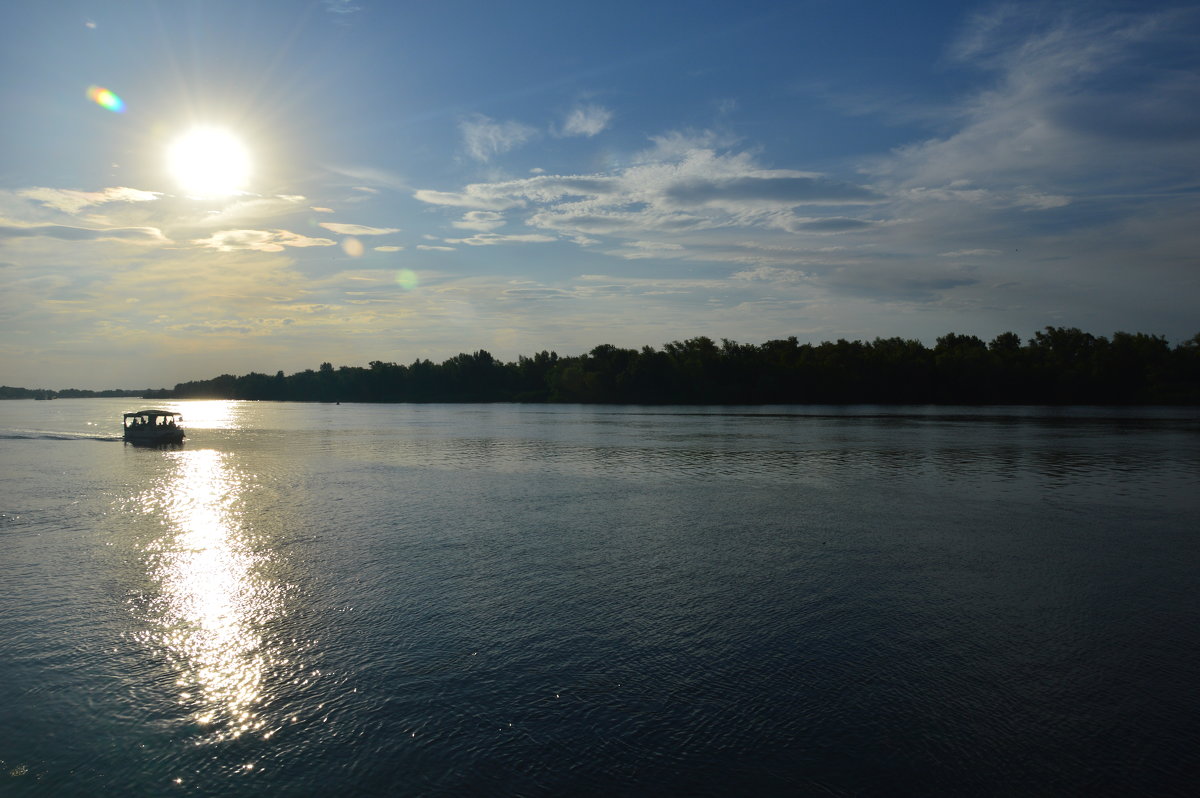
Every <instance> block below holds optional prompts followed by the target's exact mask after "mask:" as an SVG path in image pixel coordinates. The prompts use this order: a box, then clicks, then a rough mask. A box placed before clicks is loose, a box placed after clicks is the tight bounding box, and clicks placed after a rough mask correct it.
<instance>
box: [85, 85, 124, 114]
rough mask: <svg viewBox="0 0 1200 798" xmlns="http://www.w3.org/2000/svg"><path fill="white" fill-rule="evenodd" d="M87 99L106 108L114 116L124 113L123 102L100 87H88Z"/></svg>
mask: <svg viewBox="0 0 1200 798" xmlns="http://www.w3.org/2000/svg"><path fill="white" fill-rule="evenodd" d="M87 97H88V99H89V100H91V101H92V102H94V103H95V104H96V105H98V106H100V107H101V108H107V109H108V110H110V111H112V112H113V113H115V114H120V113H124V111H125V101H124V100H122V99H121V98H120V97H118V96H117V95H115V94H113V93H112V92H111V91H109V90H108V89H106V88H103V87H101V86H88V90H87Z"/></svg>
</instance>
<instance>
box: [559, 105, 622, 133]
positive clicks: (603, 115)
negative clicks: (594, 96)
mask: <svg viewBox="0 0 1200 798" xmlns="http://www.w3.org/2000/svg"><path fill="white" fill-rule="evenodd" d="M612 117H613V113H612V111H610V110H608V109H607V108H603V107H601V106H599V105H581V106H579V107H577V108H574V109H572V110H571V112H570V113H568V114H567V118H566V119H565V120H563V123H562V127H561V129H560V130H561V133H562V135H564V136H587V137H589V138H590V137H592V136H595V135H596V134H597V133H599V132H601V131H602V130H604V129H605V128H606V127H608V124H609V122H611V121H612Z"/></svg>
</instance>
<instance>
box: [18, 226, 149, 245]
mask: <svg viewBox="0 0 1200 798" xmlns="http://www.w3.org/2000/svg"><path fill="white" fill-rule="evenodd" d="M6 238H57V239H60V240H63V241H122V242H125V243H129V244H169V243H171V242H170V240H169V239H168V238H167V237H166V236H164V235H163V234H162V231H161V230H159V229H158V228H156V227H108V228H98V229H97V228H90V227H71V226H68V225H61V224H0V240H4V239H6Z"/></svg>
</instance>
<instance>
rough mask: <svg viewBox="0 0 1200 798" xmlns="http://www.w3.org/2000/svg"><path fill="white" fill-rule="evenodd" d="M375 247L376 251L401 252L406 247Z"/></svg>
mask: <svg viewBox="0 0 1200 798" xmlns="http://www.w3.org/2000/svg"><path fill="white" fill-rule="evenodd" d="M374 249H375V251H376V252H400V251H401V250H402V249H404V247H397V246H383V247H375V248H374Z"/></svg>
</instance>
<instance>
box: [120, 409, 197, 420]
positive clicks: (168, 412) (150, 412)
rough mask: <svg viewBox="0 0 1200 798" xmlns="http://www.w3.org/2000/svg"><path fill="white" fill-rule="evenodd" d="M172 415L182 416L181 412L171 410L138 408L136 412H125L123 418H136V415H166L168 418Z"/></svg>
mask: <svg viewBox="0 0 1200 798" xmlns="http://www.w3.org/2000/svg"><path fill="white" fill-rule="evenodd" d="M172 416H176V417H178V418H183V413H176V412H174V411H173V410H139V411H137V412H136V413H126V414H125V418H138V417H143V418H160V417H167V418H169V417H172Z"/></svg>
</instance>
